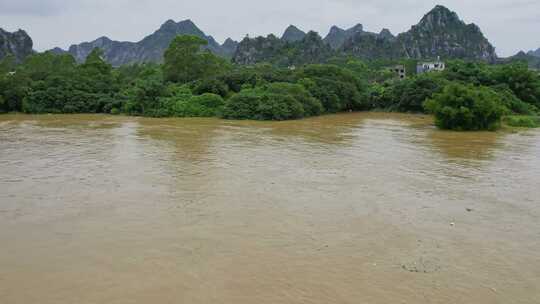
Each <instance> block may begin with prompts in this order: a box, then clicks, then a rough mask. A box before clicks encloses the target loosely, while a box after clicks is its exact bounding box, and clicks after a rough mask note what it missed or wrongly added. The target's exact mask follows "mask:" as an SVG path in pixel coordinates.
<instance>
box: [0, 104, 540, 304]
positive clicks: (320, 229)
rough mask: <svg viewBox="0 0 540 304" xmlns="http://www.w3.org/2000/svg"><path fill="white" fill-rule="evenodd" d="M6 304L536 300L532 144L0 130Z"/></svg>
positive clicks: (113, 123) (337, 132)
mask: <svg viewBox="0 0 540 304" xmlns="http://www.w3.org/2000/svg"><path fill="white" fill-rule="evenodd" d="M0 303H2V304H4V303H5V304H28V303H40V304H49V303H50V304H64V303H66V304H68V303H69V304H72V303H77V304H91V303H92V304H93V303H111V304H134V303H193V304H199V303H225V304H229V303H230V304H244V303H245V304H248V303H249V304H251V303H258V304H259V303H263V304H264V303H268V304H276V303H321V304H322V303H351V304H353V303H355V304H356V303H381V304H383V303H384V304H387V303H400V304H401V303H474V304H484V303H486V304H487V303H489V304H493V303H531V304H532V303H535V304H536V303H540V130H523V131H517V132H509V131H500V132H496V133H492V132H481V133H456V132H443V131H438V130H436V129H435V128H434V127H433V126H432V121H431V118H429V117H427V116H410V115H398V114H375V113H358V114H342V115H331V116H324V117H319V118H314V119H306V120H301V121H290V122H273V123H270V122H248V121H241V122H237V121H224V120H218V119H145V118H133V117H115V116H100V115H72V116H61V115H58V116H57V115H48V116H25V115H2V116H0Z"/></svg>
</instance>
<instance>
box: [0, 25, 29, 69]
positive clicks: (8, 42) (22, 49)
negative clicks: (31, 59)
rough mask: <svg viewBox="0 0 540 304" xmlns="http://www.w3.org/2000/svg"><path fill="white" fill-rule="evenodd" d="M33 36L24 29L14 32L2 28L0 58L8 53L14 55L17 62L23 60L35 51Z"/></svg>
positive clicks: (0, 32)
mask: <svg viewBox="0 0 540 304" xmlns="http://www.w3.org/2000/svg"><path fill="white" fill-rule="evenodd" d="M32 47H33V42H32V38H30V36H28V34H27V33H26V32H25V31H23V30H18V31H16V32H14V33H10V32H7V31H4V30H3V29H1V28H0V60H1V59H2V58H4V57H5V56H7V55H13V56H14V57H15V60H16V61H17V62H21V61H22V60H24V58H26V57H27V56H28V55H30V54H32V53H33V49H32Z"/></svg>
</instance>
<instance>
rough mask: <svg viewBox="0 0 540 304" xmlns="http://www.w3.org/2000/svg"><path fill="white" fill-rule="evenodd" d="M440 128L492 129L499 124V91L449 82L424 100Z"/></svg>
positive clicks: (500, 102) (501, 107) (501, 110)
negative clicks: (438, 91) (441, 89)
mask: <svg viewBox="0 0 540 304" xmlns="http://www.w3.org/2000/svg"><path fill="white" fill-rule="evenodd" d="M425 107H426V110H427V111H428V112H431V113H433V114H434V115H435V122H436V124H437V126H438V127H439V128H441V129H449V130H463V131H465V130H494V129H496V128H498V127H499V126H500V121H501V116H502V114H503V112H504V106H503V105H502V101H501V99H500V97H499V95H498V94H497V93H496V92H495V91H494V90H492V89H490V88H487V87H473V86H465V85H461V84H451V85H448V86H446V87H445V88H444V90H443V91H442V92H441V93H438V94H435V95H434V97H433V98H432V99H429V100H428V101H426V103H425Z"/></svg>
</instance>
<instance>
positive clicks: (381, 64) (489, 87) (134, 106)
mask: <svg viewBox="0 0 540 304" xmlns="http://www.w3.org/2000/svg"><path fill="white" fill-rule="evenodd" d="M206 43H207V42H206V41H205V40H204V39H201V38H198V37H195V36H178V37H176V38H175V39H174V40H173V42H172V43H171V45H170V46H169V48H168V49H167V51H166V52H165V54H164V63H163V64H161V65H158V64H135V65H126V66H122V67H119V68H113V67H112V66H111V65H109V64H108V63H106V62H105V61H104V60H103V59H102V53H101V51H100V50H99V49H95V50H94V51H93V52H92V53H91V54H90V55H89V56H88V57H87V59H86V61H85V62H84V63H83V64H76V62H75V60H74V58H73V57H72V56H71V55H69V54H63V55H56V54H53V53H50V52H45V53H39V54H34V55H32V56H30V57H28V58H27V59H26V60H25V61H24V62H23V63H22V64H19V65H16V64H15V61H14V58H13V57H10V56H8V57H5V58H4V59H3V60H2V61H1V62H0V112H25V113H110V114H126V115H138V116H150V117H171V116H175V117H214V116H216V117H222V118H225V119H255V120H288V119H300V118H305V117H310V116H317V115H322V114H327V113H338V112H344V111H369V110H381V111H394V112H411V113H431V114H433V115H434V116H435V120H436V124H437V126H438V127H440V128H443V129H453V130H486V129H487V130H493V129H496V128H498V127H499V126H500V125H501V120H502V119H503V117H506V118H505V121H507V122H508V123H509V124H512V125H517V126H534V125H536V124H537V123H538V120H537V118H535V117H537V116H538V114H539V108H540V75H539V74H538V72H535V71H531V70H529V69H528V67H527V64H526V63H522V62H512V63H508V64H504V65H488V64H486V63H482V62H465V61H459V60H455V61H450V62H448V63H447V66H448V68H447V69H446V70H445V71H443V72H436V73H425V74H421V75H414V74H410V75H409V77H407V78H406V79H403V80H400V79H397V78H396V77H395V75H394V74H393V73H392V72H390V71H389V70H388V68H387V67H388V66H389V65H390V64H395V62H394V63H392V62H385V61H369V62H364V61H360V60H358V59H354V58H350V57H336V58H333V59H331V60H329V61H328V62H327V63H325V64H307V65H304V66H301V67H297V68H292V67H291V68H278V67H276V66H274V65H271V64H258V65H253V66H242V65H234V64H231V63H230V62H228V61H226V60H225V59H222V58H220V57H217V56H215V55H213V54H212V53H210V52H209V51H205V50H204V49H203V48H202V46H204V45H205V44H206ZM400 63H401V64H404V65H406V66H407V67H408V70H409V71H412V70H414V66H415V64H414V62H411V61H402V62H400ZM515 115H520V116H519V117H518V118H516V117H517V116H515Z"/></svg>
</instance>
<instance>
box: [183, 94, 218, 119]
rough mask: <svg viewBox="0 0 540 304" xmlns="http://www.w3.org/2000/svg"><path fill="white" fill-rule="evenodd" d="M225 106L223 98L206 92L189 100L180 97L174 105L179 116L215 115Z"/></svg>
mask: <svg viewBox="0 0 540 304" xmlns="http://www.w3.org/2000/svg"><path fill="white" fill-rule="evenodd" d="M222 108H223V98H221V96H219V95H216V94H210V93H206V94H203V95H198V96H192V97H191V98H189V99H187V100H182V99H179V100H177V101H176V104H175V105H174V115H175V116H179V117H213V116H216V115H218V113H220V112H221V111H222Z"/></svg>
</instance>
